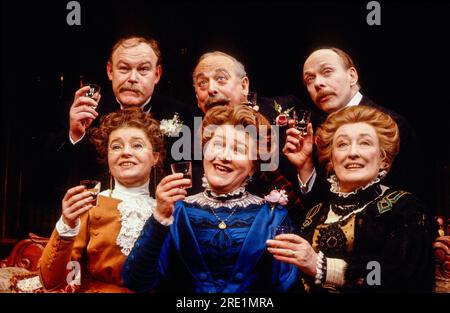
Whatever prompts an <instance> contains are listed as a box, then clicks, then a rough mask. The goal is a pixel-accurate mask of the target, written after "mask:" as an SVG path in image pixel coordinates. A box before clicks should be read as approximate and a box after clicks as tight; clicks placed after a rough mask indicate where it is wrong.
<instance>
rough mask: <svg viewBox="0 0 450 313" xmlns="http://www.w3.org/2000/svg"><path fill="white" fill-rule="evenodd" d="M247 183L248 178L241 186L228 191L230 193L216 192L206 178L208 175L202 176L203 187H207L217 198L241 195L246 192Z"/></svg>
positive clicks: (206, 189) (213, 196)
mask: <svg viewBox="0 0 450 313" xmlns="http://www.w3.org/2000/svg"><path fill="white" fill-rule="evenodd" d="M246 185H247V180H246V181H245V182H244V184H242V185H241V186H240V187H238V188H237V189H235V190H233V191H231V192H228V193H216V192H214V191H212V189H211V186H210V185H209V182H208V180H207V179H206V177H205V176H204V175H203V177H202V187H203V188H205V191H207V192H208V193H209V194H210V195H211V197H212V198H217V199H224V198H233V197H236V196H239V195H244V194H245V186H246Z"/></svg>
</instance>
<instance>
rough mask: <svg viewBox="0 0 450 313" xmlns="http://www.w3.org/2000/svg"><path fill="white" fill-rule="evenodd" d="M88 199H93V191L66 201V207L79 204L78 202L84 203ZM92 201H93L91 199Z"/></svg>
mask: <svg viewBox="0 0 450 313" xmlns="http://www.w3.org/2000/svg"><path fill="white" fill-rule="evenodd" d="M88 197H92V192H91V191H84V192H82V193H79V194H76V195H73V196H72V197H70V199H68V200H67V201H66V205H67V207H69V206H72V205H73V204H74V203H76V202H78V201H82V200H84V199H86V198H88ZM91 200H92V199H91Z"/></svg>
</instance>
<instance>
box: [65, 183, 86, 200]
mask: <svg viewBox="0 0 450 313" xmlns="http://www.w3.org/2000/svg"><path fill="white" fill-rule="evenodd" d="M84 189H86V187H85V186H83V185H80V186H76V187H72V188H70V189H69V190H67V192H66V194H65V195H64V198H63V201H67V200H69V199H70V198H71V197H72V196H74V195H76V194H79V193H80V192H82V191H83V190H84Z"/></svg>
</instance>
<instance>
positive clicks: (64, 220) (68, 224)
mask: <svg viewBox="0 0 450 313" xmlns="http://www.w3.org/2000/svg"><path fill="white" fill-rule="evenodd" d="M62 220H63V222H64V224H66V225H67V226H69V227H70V228H75V227H76V226H77V223H76V220H75V221H71V220H68V219H67V218H66V217H65V216H64V215H63V216H62Z"/></svg>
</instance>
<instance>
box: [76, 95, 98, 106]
mask: <svg viewBox="0 0 450 313" xmlns="http://www.w3.org/2000/svg"><path fill="white" fill-rule="evenodd" d="M78 101H79V102H81V103H83V104H84V105H87V106H89V107H92V108H96V107H97V105H98V101H96V100H95V99H92V98H91V97H85V96H82V97H80V98H79V99H78Z"/></svg>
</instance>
